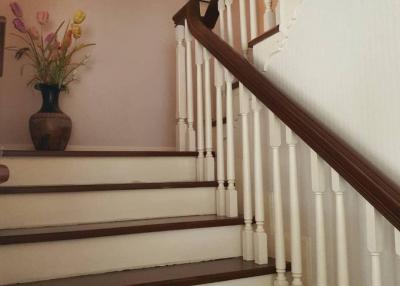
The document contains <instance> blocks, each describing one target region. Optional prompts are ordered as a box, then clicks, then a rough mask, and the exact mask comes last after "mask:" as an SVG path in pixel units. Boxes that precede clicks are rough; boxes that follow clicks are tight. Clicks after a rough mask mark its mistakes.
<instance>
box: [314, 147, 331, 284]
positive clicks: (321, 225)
mask: <svg viewBox="0 0 400 286" xmlns="http://www.w3.org/2000/svg"><path fill="white" fill-rule="evenodd" d="M310 161H311V189H312V191H313V193H314V198H315V253H316V279H317V280H316V285H318V286H328V269H327V260H326V236H325V221H324V203H323V196H324V193H325V184H324V180H321V177H322V176H323V171H322V170H321V162H320V159H319V156H318V155H317V153H315V152H314V150H312V149H311V150H310Z"/></svg>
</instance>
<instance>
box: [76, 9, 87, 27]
mask: <svg viewBox="0 0 400 286" xmlns="http://www.w3.org/2000/svg"><path fill="white" fill-rule="evenodd" d="M85 19H86V14H85V12H83V11H82V10H78V11H76V12H75V14H74V23H75V24H82V23H83V21H85Z"/></svg>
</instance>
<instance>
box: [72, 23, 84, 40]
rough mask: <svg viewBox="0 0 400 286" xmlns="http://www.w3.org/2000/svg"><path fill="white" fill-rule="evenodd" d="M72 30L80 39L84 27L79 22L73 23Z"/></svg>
mask: <svg viewBox="0 0 400 286" xmlns="http://www.w3.org/2000/svg"><path fill="white" fill-rule="evenodd" d="M71 31H72V35H73V36H74V38H75V39H79V38H80V37H81V36H82V29H81V26H79V25H78V24H72V26H71Z"/></svg>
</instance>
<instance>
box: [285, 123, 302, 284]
mask: <svg viewBox="0 0 400 286" xmlns="http://www.w3.org/2000/svg"><path fill="white" fill-rule="evenodd" d="M286 143H287V145H288V147H289V191H290V237H291V239H290V246H291V263H292V277H293V281H292V285H293V286H300V285H303V282H302V273H303V270H302V254H301V225H300V205H299V204H300V203H299V190H298V175H297V151H296V145H297V143H298V139H297V136H296V135H295V134H294V133H293V131H292V130H291V129H289V128H288V127H286Z"/></svg>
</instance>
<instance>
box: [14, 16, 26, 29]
mask: <svg viewBox="0 0 400 286" xmlns="http://www.w3.org/2000/svg"><path fill="white" fill-rule="evenodd" d="M13 24H14V27H15V29H17V30H18V31H20V32H21V33H26V27H25V24H24V22H23V21H22V20H21V19H20V18H15V19H14V20H13Z"/></svg>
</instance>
